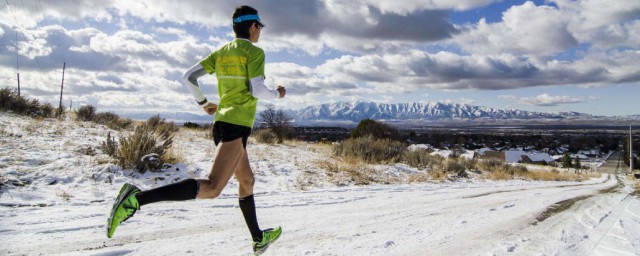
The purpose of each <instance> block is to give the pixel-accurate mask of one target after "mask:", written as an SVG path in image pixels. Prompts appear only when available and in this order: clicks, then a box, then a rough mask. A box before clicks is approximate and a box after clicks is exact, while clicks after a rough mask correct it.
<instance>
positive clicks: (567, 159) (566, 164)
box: [562, 153, 572, 169]
mask: <svg viewBox="0 0 640 256" xmlns="http://www.w3.org/2000/svg"><path fill="white" fill-rule="evenodd" d="M562 167H564V168H567V169H569V168H571V167H572V165H571V157H570V156H569V153H564V156H563V157H562Z"/></svg>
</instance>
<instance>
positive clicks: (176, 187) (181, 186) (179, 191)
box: [136, 179, 198, 206]
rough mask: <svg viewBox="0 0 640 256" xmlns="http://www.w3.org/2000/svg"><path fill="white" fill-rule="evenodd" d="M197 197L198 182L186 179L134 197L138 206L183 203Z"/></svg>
mask: <svg viewBox="0 0 640 256" xmlns="http://www.w3.org/2000/svg"><path fill="white" fill-rule="evenodd" d="M197 195H198V181H197V180H195V179H186V180H183V181H180V182H176V183H173V184H169V185H166V186H162V187H159V188H154V189H151V190H147V191H142V192H140V193H138V194H137V195H136V199H138V204H140V206H143V205H145V204H150V203H155V202H160V201H185V200H191V199H195V198H196V196H197Z"/></svg>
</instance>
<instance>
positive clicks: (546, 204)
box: [0, 113, 640, 255]
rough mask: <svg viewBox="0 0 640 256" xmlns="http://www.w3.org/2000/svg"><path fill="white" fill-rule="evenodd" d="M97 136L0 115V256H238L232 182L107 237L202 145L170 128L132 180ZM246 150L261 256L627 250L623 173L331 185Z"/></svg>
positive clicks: (244, 240) (303, 151) (290, 158)
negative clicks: (270, 236) (123, 214)
mask: <svg viewBox="0 0 640 256" xmlns="http://www.w3.org/2000/svg"><path fill="white" fill-rule="evenodd" d="M110 131H111V132H112V133H113V132H114V131H112V130H109V129H107V128H105V127H103V126H100V125H96V124H93V123H84V122H80V123H78V122H75V121H67V122H59V121H57V120H51V119H45V120H33V119H30V118H25V117H19V116H15V115H10V114H7V113H0V181H1V183H2V184H3V185H2V187H1V188H0V189H1V190H0V191H1V194H0V255H40V254H46V255H49V254H52V255H56V254H58V255H125V254H133V255H185V254H190V255H251V246H250V240H249V233H248V231H247V229H246V226H245V223H244V220H243V219H242V214H241V212H240V209H239V208H238V201H237V185H236V184H237V183H236V182H235V181H234V180H233V179H232V181H231V182H230V184H229V185H228V186H227V188H226V189H225V191H224V192H223V195H222V196H221V197H220V198H218V199H215V200H193V201H188V202H166V203H157V204H151V205H146V206H144V207H143V208H142V209H141V210H140V211H139V212H138V213H137V214H136V216H134V217H133V218H132V219H130V220H128V221H127V222H125V223H124V224H123V225H122V226H121V227H119V228H118V231H117V232H116V234H115V236H114V238H112V239H107V238H106V234H105V232H106V227H105V223H106V219H107V213H108V212H109V210H110V208H111V204H112V202H113V198H114V197H115V195H116V194H117V192H118V189H119V188H120V186H121V185H122V184H123V183H124V182H130V183H134V184H136V185H139V186H140V187H142V188H143V189H149V188H152V187H157V186H159V185H164V184H168V183H172V182H174V181H176V180H180V179H184V178H187V177H206V175H207V173H208V169H209V168H210V166H211V159H212V158H213V154H214V150H215V148H214V146H213V143H212V142H211V141H210V140H208V139H206V138H205V137H204V135H203V133H202V132H196V131H181V132H180V133H178V134H177V136H176V138H175V139H174V141H175V142H174V144H175V147H176V150H177V151H178V152H180V154H181V156H182V158H183V159H184V161H183V162H184V163H181V164H178V165H175V166H172V167H171V168H168V169H166V170H164V171H163V172H159V173H151V172H148V173H146V174H144V175H139V174H135V173H134V172H132V171H129V170H122V169H120V168H118V167H116V166H115V165H113V164H111V163H110V162H111V161H112V160H110V159H109V157H107V156H106V155H104V154H102V152H100V150H98V149H97V148H98V146H99V145H100V143H101V142H102V141H103V140H104V139H105V137H106V134H107V132H110ZM248 152H249V158H250V160H251V165H252V167H253V169H254V171H255V173H256V179H257V184H256V204H257V208H258V209H257V211H258V217H259V221H260V225H261V227H262V228H267V227H270V226H276V225H280V226H282V228H283V230H284V233H283V236H282V238H281V239H280V240H279V241H278V242H277V243H276V244H275V245H273V246H272V247H271V248H269V250H268V251H267V253H266V255H449V254H451V255H494V254H497V255H505V254H515V255H541V254H543V255H549V254H552V255H556V254H559V255H567V254H569V255H637V254H640V216H638V212H640V200H639V199H638V198H637V197H636V196H632V195H630V193H631V192H632V188H631V183H630V181H628V180H626V179H625V178H624V177H615V176H613V175H602V176H601V177H600V178H596V179H591V180H588V181H584V182H540V181H535V182H534V181H523V180H511V181H488V180H478V179H466V180H460V181H455V182H449V181H446V182H439V183H412V184H396V185H372V186H352V185H348V186H335V185H332V184H330V183H323V182H322V181H323V179H322V178H321V176H322V175H323V170H321V169H319V167H318V165H317V164H315V163H316V162H318V161H322V160H323V159H325V158H326V157H327V153H326V152H323V151H322V148H318V147H315V146H313V145H307V144H304V143H293V144H288V145H276V146H268V145H263V144H255V143H253V142H250V144H249V147H248ZM377 168H378V169H381V170H383V171H385V172H388V173H390V174H391V175H396V176H397V175H400V176H401V175H403V173H411V172H415V171H416V170H413V169H412V168H410V167H407V166H398V165H394V166H379V167H377ZM313 177H319V178H317V179H316V180H315V182H314V185H313V186H307V185H305V184H307V183H305V182H306V181H308V179H313ZM618 185H620V187H618ZM301 188H304V190H302V189H301ZM574 201H575V202H574ZM561 202H564V203H561ZM567 202H574V203H573V204H567ZM562 205H564V206H567V207H569V208H568V209H567V210H564V211H560V210H558V211H557V213H555V212H554V211H549V209H550V208H554V207H556V208H562V207H561V206H562ZM545 212H547V213H549V214H543V213H545ZM543 217H544V218H543Z"/></svg>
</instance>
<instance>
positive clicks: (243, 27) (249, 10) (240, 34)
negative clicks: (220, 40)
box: [231, 5, 258, 39]
mask: <svg viewBox="0 0 640 256" xmlns="http://www.w3.org/2000/svg"><path fill="white" fill-rule="evenodd" d="M251 14H258V10H256V9H254V8H253V7H251V6H248V5H242V6H238V7H236V10H235V11H234V12H233V15H232V16H231V19H232V20H233V19H235V18H238V17H240V16H243V15H251ZM254 23H256V21H255V20H247V21H243V22H239V23H233V32H234V33H235V34H236V38H244V39H249V28H251V26H253V24H254Z"/></svg>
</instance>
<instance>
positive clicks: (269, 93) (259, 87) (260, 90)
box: [249, 76, 280, 99]
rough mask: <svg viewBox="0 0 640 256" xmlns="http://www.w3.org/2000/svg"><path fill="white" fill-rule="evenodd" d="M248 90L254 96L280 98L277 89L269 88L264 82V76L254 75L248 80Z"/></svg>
mask: <svg viewBox="0 0 640 256" xmlns="http://www.w3.org/2000/svg"><path fill="white" fill-rule="evenodd" d="M249 91H250V92H251V95H253V97H256V98H265V99H277V98H280V93H279V92H278V90H271V89H269V88H267V86H266V85H265V84H264V76H256V77H254V78H251V80H249Z"/></svg>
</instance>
